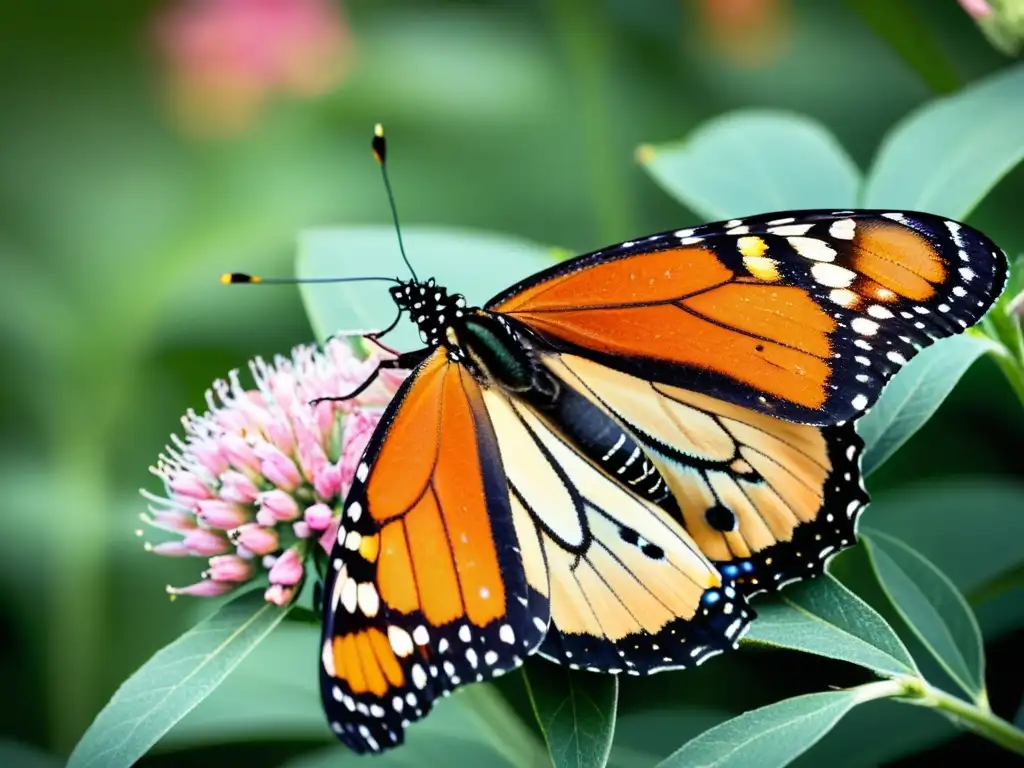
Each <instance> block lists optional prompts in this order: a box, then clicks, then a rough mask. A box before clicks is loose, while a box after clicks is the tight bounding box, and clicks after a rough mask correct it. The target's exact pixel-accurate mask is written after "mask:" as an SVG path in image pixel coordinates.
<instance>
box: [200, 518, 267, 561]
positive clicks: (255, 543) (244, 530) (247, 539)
mask: <svg viewBox="0 0 1024 768" xmlns="http://www.w3.org/2000/svg"><path fill="white" fill-rule="evenodd" d="M230 535H231V540H232V541H233V542H234V543H235V544H240V545H241V546H243V547H245V548H246V549H247V550H249V551H250V552H252V553H254V554H257V555H269V554H270V553H271V552H274V551H276V550H277V548H278V547H279V546H280V542H279V540H278V538H277V531H275V530H274V529H273V528H264V527H263V526H262V525H257V524H256V523H246V524H245V525H243V526H241V527H239V528H236V529H235V530H233V531H232V532H231V534H230ZM215 554H220V553H215Z"/></svg>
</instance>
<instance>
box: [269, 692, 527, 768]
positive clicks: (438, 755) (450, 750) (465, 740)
mask: <svg viewBox="0 0 1024 768" xmlns="http://www.w3.org/2000/svg"><path fill="white" fill-rule="evenodd" d="M310 677H312V678H315V675H311V676H310ZM496 718H497V720H500V721H501V722H497V720H496ZM250 738H251V732H250ZM332 738H333V737H332ZM359 759H360V758H358V757H356V756H355V755H353V754H352V753H351V752H349V750H347V749H346V748H345V747H343V746H341V745H335V746H332V747H330V748H328V749H320V750H315V751H313V752H310V753H307V754H305V755H302V756H300V757H298V758H296V759H294V760H292V761H290V762H288V763H287V764H286V768H319V766H324V768H328V767H329V766H334V765H337V764H338V761H339V760H341V761H343V762H345V763H346V764H347V763H349V762H351V763H352V764H353V765H355V764H357V762H356V761H358V760H359ZM546 760H547V753H546V752H545V751H544V749H543V747H541V745H540V744H539V743H538V741H537V738H536V736H535V735H534V734H533V732H532V731H530V730H529V729H528V728H527V727H526V726H525V724H524V723H523V722H522V721H521V720H520V719H519V717H518V715H516V714H515V713H514V712H513V711H512V709H511V708H510V707H509V706H508V704H507V703H505V701H504V699H502V697H501V695H500V694H499V693H498V692H497V691H496V690H495V688H494V686H492V685H489V684H482V685H468V686H466V687H464V688H461V689H459V690H458V691H456V693H455V694H454V695H453V696H451V697H450V698H445V699H439V700H438V701H436V702H434V708H433V710H431V712H430V714H429V715H428V716H427V717H425V718H423V719H422V720H420V721H418V722H416V723H413V724H412V725H411V726H409V728H408V730H406V732H405V743H404V744H403V745H402V746H399V747H396V748H394V749H390V750H387V751H386V752H384V753H382V754H380V755H377V756H375V757H374V758H373V760H372V763H373V764H374V765H382V766H387V767H388V768H392V767H393V766H422V765H446V766H448V765H450V766H453V767H454V768H459V767H460V766H467V768H469V767H471V766H478V765H495V766H520V765H530V766H533V765H543V764H544V763H545V762H546ZM358 764H364V763H362V762H360V763H358Z"/></svg>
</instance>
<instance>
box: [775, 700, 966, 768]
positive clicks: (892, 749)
mask: <svg viewBox="0 0 1024 768" xmlns="http://www.w3.org/2000/svg"><path fill="white" fill-rule="evenodd" d="M959 734H960V731H958V730H957V728H956V726H954V725H953V723H951V722H950V721H949V720H947V719H946V718H944V717H936V716H935V712H934V711H931V710H930V709H929V708H927V707H908V706H907V705H906V704H905V703H903V702H901V701H897V700H894V699H878V700H877V701H869V702H867V703H866V704H864V705H863V706H859V707H855V708H854V709H853V711H852V712H850V713H849V714H847V715H846V716H845V717H844V718H843V719H842V720H841V721H840V722H839V723H838V724H837V725H836V727H835V728H834V729H833V730H832V731H831V732H829V733H828V735H826V736H825V738H823V739H822V740H821V741H819V742H818V743H817V744H815V745H814V746H813V747H811V749H809V750H808V751H807V752H805V753H804V754H803V755H801V756H800V757H799V758H797V759H796V760H795V761H794V762H793V767H794V768H819V766H822V765H827V766H828V767H829V768H865V766H882V765H892V764H894V763H895V762H896V761H897V760H898V759H899V758H901V757H905V756H908V755H913V754H915V753H918V752H923V751H924V750H926V749H930V748H933V747H936V746H938V745H940V744H942V743H943V742H946V741H949V740H950V739H953V738H956V736H958V735H959Z"/></svg>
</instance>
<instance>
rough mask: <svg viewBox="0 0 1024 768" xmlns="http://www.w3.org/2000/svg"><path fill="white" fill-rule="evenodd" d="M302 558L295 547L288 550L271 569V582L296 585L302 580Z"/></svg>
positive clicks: (289, 585) (288, 585) (287, 585)
mask: <svg viewBox="0 0 1024 768" xmlns="http://www.w3.org/2000/svg"><path fill="white" fill-rule="evenodd" d="M302 570H303V569H302V559H301V558H300V557H299V553H298V552H296V551H295V550H294V549H289V550H286V551H285V553H284V554H283V555H281V556H280V557H279V558H277V562H276V563H274V567H273V568H271V569H270V574H269V576H270V583H271V584H282V585H284V586H286V587H294V586H295V585H296V584H298V583H299V582H300V581H302Z"/></svg>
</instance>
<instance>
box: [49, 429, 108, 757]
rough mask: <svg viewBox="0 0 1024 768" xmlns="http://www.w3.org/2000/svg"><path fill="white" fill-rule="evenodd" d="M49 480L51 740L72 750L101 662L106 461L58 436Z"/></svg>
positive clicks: (94, 695)
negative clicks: (55, 486)
mask: <svg viewBox="0 0 1024 768" xmlns="http://www.w3.org/2000/svg"><path fill="white" fill-rule="evenodd" d="M61 439H62V440H63V445H62V446H61V447H60V448H59V449H58V451H57V455H56V456H55V462H54V463H55V470H56V477H57V478H59V482H60V487H61V490H62V492H63V494H64V495H65V496H66V497H67V498H66V499H65V501H64V504H63V506H64V508H65V510H67V513H66V514H62V515H60V518H59V520H57V521H56V524H55V525H54V527H53V529H52V532H51V547H52V553H53V555H52V556H53V565H52V572H51V577H52V579H53V582H52V583H53V588H52V589H51V590H50V593H49V605H48V606H47V608H46V610H47V613H48V615H49V616H50V617H51V618H50V626H49V631H48V635H47V646H48V647H47V659H48V666H49V673H48V675H47V679H48V684H49V687H50V690H49V692H48V697H49V701H50V706H49V711H50V718H51V720H50V733H51V743H52V744H53V746H54V748H55V749H56V750H57V751H58V752H60V753H67V752H69V751H70V749H71V747H72V746H74V744H75V742H76V741H77V740H78V737H79V736H80V735H81V733H82V731H83V730H84V729H85V727H86V725H88V723H89V721H90V719H91V718H92V716H93V715H94V714H95V712H96V708H97V706H98V705H99V696H98V691H99V688H100V684H101V681H100V678H99V673H100V672H101V671H102V670H101V669H100V665H99V664H98V662H99V661H101V660H102V659H104V657H105V655H106V654H105V651H104V640H105V632H104V630H105V626H104V617H105V615H106V605H105V600H104V596H105V594H106V585H105V584H104V576H105V561H106V548H105V544H104V542H105V540H106V536H105V535H104V534H105V531H104V528H105V523H106V520H107V518H106V515H107V514H108V512H109V509H110V504H109V499H110V494H109V489H108V487H107V477H108V475H107V471H106V461H105V459H106V457H105V456H104V455H103V450H102V448H101V447H100V446H97V445H96V444H95V443H94V438H93V436H92V434H91V433H90V434H84V435H83V434H77V435H76V434H67V433H65V434H63V435H61Z"/></svg>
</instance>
